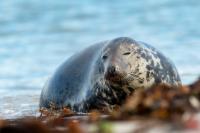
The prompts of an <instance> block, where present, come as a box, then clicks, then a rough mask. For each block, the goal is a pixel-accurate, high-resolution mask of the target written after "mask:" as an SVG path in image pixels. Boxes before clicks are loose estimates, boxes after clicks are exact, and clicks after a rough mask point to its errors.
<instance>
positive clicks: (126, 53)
mask: <svg viewBox="0 0 200 133" xmlns="http://www.w3.org/2000/svg"><path fill="white" fill-rule="evenodd" d="M129 54H131V52H125V53H123V55H129Z"/></svg>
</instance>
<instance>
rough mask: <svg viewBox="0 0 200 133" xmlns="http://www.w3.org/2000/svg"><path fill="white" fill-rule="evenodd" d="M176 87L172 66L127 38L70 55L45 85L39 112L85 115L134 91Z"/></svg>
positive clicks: (151, 50) (119, 100)
mask: <svg viewBox="0 0 200 133" xmlns="http://www.w3.org/2000/svg"><path fill="white" fill-rule="evenodd" d="M159 84H167V85H170V86H173V87H180V85H181V80H180V76H179V74H178V72H177V69H176V67H175V66H174V64H173V63H172V62H171V61H170V60H169V59H168V58H166V57H165V56H164V55H163V54H162V53H161V52H159V51H158V50H156V49H155V48H153V47H152V46H150V45H148V44H146V43H143V42H139V41H135V40H133V39H131V38H128V37H119V38H115V39H113V40H108V41H104V42H100V43H96V44H94V45H92V46H90V47H88V48H86V49H84V50H82V51H80V52H79V53H76V54H74V55H73V56H71V57H70V58H69V59H68V60H66V61H65V62H64V63H63V64H61V65H60V66H59V67H58V69H57V70H56V71H55V73H54V74H53V75H52V76H51V78H50V79H49V80H48V82H47V83H46V85H45V87H44V88H43V90H42V93H41V97H40V108H42V107H44V108H47V109H48V108H51V105H52V104H53V105H54V108H55V109H61V108H63V107H68V108H70V109H72V110H73V111H75V112H88V111H90V110H91V109H101V108H104V107H112V106H113V105H121V104H122V103H123V102H124V100H125V99H126V97H127V96H129V95H130V94H132V93H133V92H134V91H136V90H138V89H148V88H150V87H152V86H154V85H159Z"/></svg>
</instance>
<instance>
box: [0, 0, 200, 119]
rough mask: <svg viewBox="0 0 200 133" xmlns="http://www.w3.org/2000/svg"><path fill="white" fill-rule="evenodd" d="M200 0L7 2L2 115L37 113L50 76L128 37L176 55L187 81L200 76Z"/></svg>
mask: <svg viewBox="0 0 200 133" xmlns="http://www.w3.org/2000/svg"><path fill="white" fill-rule="evenodd" d="M199 15H200V1H198V0H162V1H161V0H139V1H134V0H129V1H128V0H123V1H120V0H119V1H116V0H115V1H114V0H85V1H81V0H80V1H78V0H77V1H75V0H74V1H67V0H59V1H56V0H2V1H1V3H0V95H1V97H0V118H15V117H20V116H24V115H36V114H37V110H38V99H39V95H40V91H41V88H42V86H43V85H44V83H45V81H46V80H47V78H48V76H50V75H51V73H53V71H54V70H55V69H56V67H57V66H58V65H59V64H61V63H62V62H63V61H64V60H66V59H67V58H68V57H69V56H70V55H72V54H74V53H76V52H77V51H80V50H81V49H83V48H85V47H87V46H89V45H91V44H93V43H95V42H98V41H102V40H106V39H112V38H115V37H119V36H128V37H132V38H134V39H136V40H140V41H144V42H147V43H149V44H151V45H153V46H154V47H156V48H157V49H159V50H160V51H162V52H163V53H164V54H165V55H166V56H167V57H169V58H171V60H172V61H173V62H174V64H175V65H176V66H177V68H178V71H179V72H180V75H181V78H182V81H183V83H185V84H188V83H191V82H193V81H194V80H195V79H196V78H197V77H198V76H199V74H200V54H199V51H200V25H199V22H200V17H199Z"/></svg>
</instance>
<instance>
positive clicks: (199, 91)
mask: <svg viewBox="0 0 200 133" xmlns="http://www.w3.org/2000/svg"><path fill="white" fill-rule="evenodd" d="M40 111H41V116H40V117H37V118H35V117H28V118H22V119H17V120H0V132H2V133H7V132H16V133H17V132H20V133H21V132H24V133H25V132H26V133H33V132H34V133H54V132H65V133H66V132H69V133H71V132H72V133H83V132H102V133H111V132H115V130H114V129H112V128H113V124H114V123H119V124H118V126H120V123H121V124H122V123H124V122H128V123H132V125H134V124H135V125H137V124H138V123H140V124H139V125H141V123H143V126H142V127H141V126H138V128H134V130H133V129H131V130H132V132H146V131H147V130H148V129H150V128H152V127H156V126H161V125H162V126H163V125H170V127H173V129H179V130H184V131H185V130H187V129H192V130H199V129H200V121H199V120H198V119H199V118H200V117H199V118H198V114H199V112H200V79H199V80H197V81H196V82H195V83H193V84H191V85H188V86H182V87H181V88H173V87H169V86H166V85H159V86H154V87H152V88H151V89H148V90H137V91H135V93H134V94H132V95H131V96H129V97H128V98H127V100H126V102H125V103H124V104H123V105H122V106H121V107H119V106H117V105H116V106H115V107H114V108H113V110H112V111H111V112H109V114H108V112H107V113H102V112H99V111H97V110H94V111H91V112H90V113H89V114H75V113H74V112H72V111H71V110H69V109H67V108H64V109H63V110H62V111H59V113H58V112H53V111H49V110H40ZM105 114H106V115H105ZM124 132H125V131H124Z"/></svg>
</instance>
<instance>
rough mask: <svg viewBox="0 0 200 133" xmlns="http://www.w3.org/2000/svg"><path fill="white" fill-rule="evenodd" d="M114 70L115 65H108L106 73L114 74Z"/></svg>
mask: <svg viewBox="0 0 200 133" xmlns="http://www.w3.org/2000/svg"><path fill="white" fill-rule="evenodd" d="M115 72H116V67H115V66H109V67H108V73H109V74H114V73H115Z"/></svg>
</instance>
